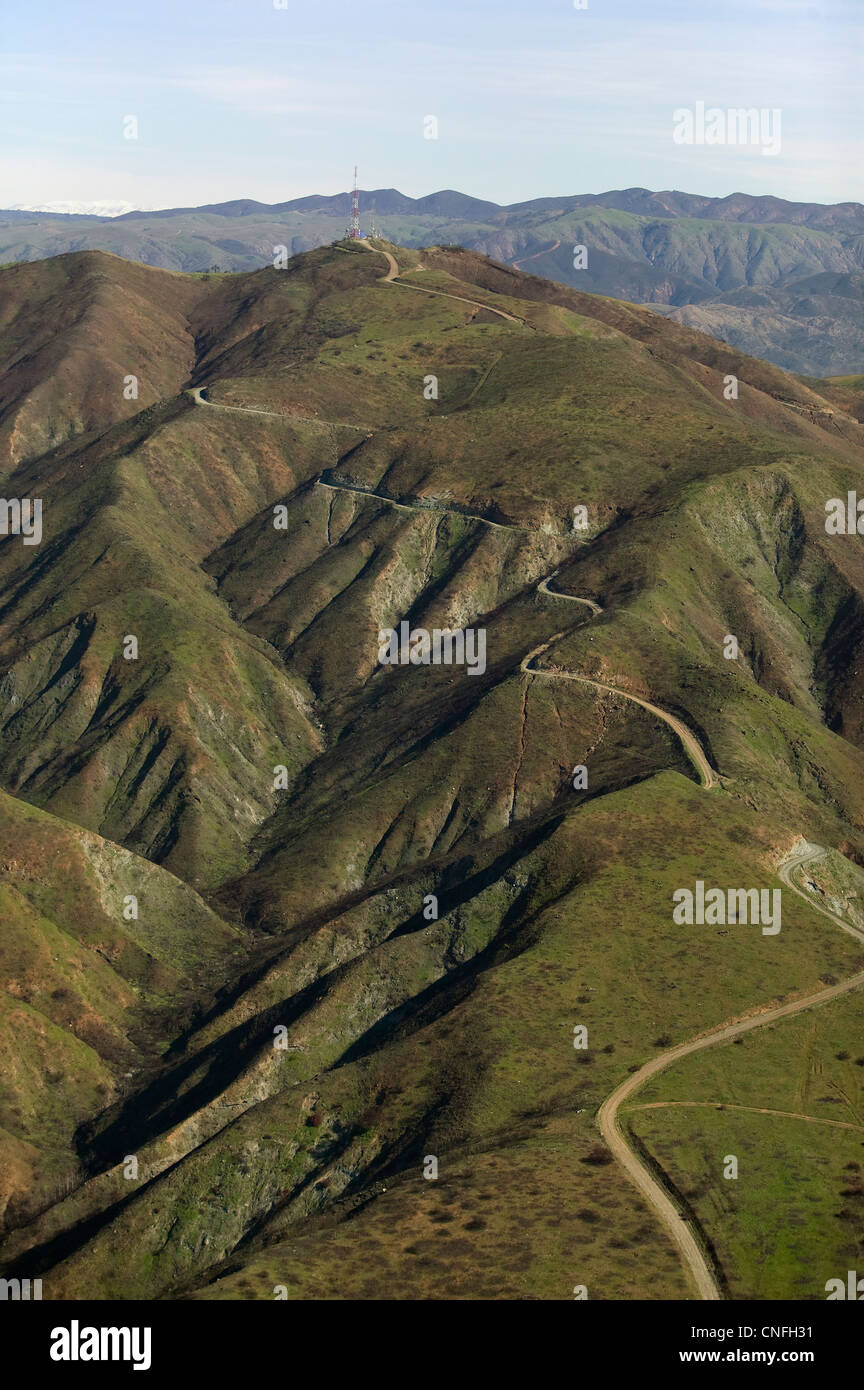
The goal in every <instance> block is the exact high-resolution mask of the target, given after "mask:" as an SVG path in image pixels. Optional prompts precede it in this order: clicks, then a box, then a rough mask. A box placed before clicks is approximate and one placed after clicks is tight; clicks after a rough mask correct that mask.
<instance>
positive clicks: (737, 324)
mask: <svg viewBox="0 0 864 1390" xmlns="http://www.w3.org/2000/svg"><path fill="white" fill-rule="evenodd" d="M361 209H362V225H363V229H364V231H365V230H367V229H368V227H369V223H370V219H371V217H372V216H373V215H374V220H375V226H376V229H377V231H378V232H380V234H381V235H383V236H385V237H387V238H389V239H390V240H392V241H394V242H397V243H399V244H401V245H403V246H409V247H418V246H425V245H429V244H438V245H452V244H458V245H461V246H465V247H467V248H469V249H472V250H477V251H480V252H482V253H484V254H485V255H487V256H490V257H492V258H493V259H494V260H497V261H501V262H504V263H507V264H511V265H515V266H516V267H517V268H519V269H523V270H528V271H530V272H531V273H532V274H535V275H538V276H543V277H547V278H549V279H552V280H556V281H559V282H561V283H563V284H566V285H570V286H573V287H575V288H577V289H580V290H585V291H588V292H589V293H593V294H602V295H607V296H609V297H611V298H613V299H625V300H629V301H635V302H637V303H643V304H649V305H651V306H652V307H653V308H654V309H656V310H657V312H659V313H662V314H664V315H666V316H667V317H669V318H672V319H675V320H676V321H677V322H679V323H682V324H685V325H687V326H689V327H693V328H697V329H700V330H701V331H702V332H705V333H708V334H710V335H712V336H713V337H717V338H721V339H724V340H726V341H728V342H729V343H730V344H732V345H733V346H734V347H736V348H739V349H741V350H743V351H746V352H748V353H752V354H754V355H757V356H761V357H764V358H767V359H768V360H769V361H771V362H774V363H775V364H776V365H778V366H780V367H783V368H785V369H786V370H789V371H795V372H799V373H804V374H806V375H810V376H843V375H851V374H856V373H860V372H862V371H864V313H862V297H864V206H862V205H861V204H860V203H837V204H834V205H823V204H820V203H792V202H786V201H784V200H783V199H780V198H773V197H752V196H749V195H747V194H743V193H733V194H730V195H729V196H728V197H726V198H708V197H702V196H699V195H695V194H691V193H682V192H677V191H664V192H658V193H653V192H651V191H650V190H648V189H645V188H629V189H624V190H618V191H616V192H609V193H601V194H573V195H568V196H566V197H560V198H536V199H532V200H530V201H528V202H523V203H513V204H510V205H508V206H501V205H499V204H498V203H493V202H487V201H485V200H482V199H478V198H471V197H469V196H468V195H467V194H464V193H458V192H455V191H453V190H450V189H447V190H443V191H441V192H438V193H432V194H429V195H428V196H427V197H424V198H409V197H406V196H405V194H403V193H400V192H399V191H398V190H397V189H395V188H379V189H374V190H368V191H364V192H362V193H361ZM349 213H350V194H349V193H347V192H346V193H339V194H334V195H330V196H326V195H319V194H312V195H310V196H308V197H304V198H294V199H291V200H289V201H287V202H284V203H275V204H265V203H259V202H255V201H254V200H252V199H237V200H235V201H232V202H227V203H214V204H208V205H205V206H203V207H197V208H166V209H163V210H160V211H156V212H154V211H149V212H145V211H133V212H127V213H125V214H123V215H121V216H114V217H100V216H95V215H92V214H91V215H83V214H80V213H72V214H60V213H54V212H31V211H27V210H23V209H20V208H19V209H12V210H9V211H5V212H0V260H2V261H3V262H14V261H31V260H39V259H41V258H43V257H46V256H53V255H57V254H60V253H62V252H65V251H76V250H87V249H101V250H105V251H111V252H114V253H115V254H116V255H119V256H123V257H125V258H126V259H129V260H134V261H141V262H143V263H144V264H146V265H151V266H158V267H161V268H164V269H169V270H181V271H202V270H208V269H211V268H213V267H218V268H220V269H222V270H232V271H241V270H252V269H255V268H258V267H261V266H266V265H267V264H269V263H270V262H271V261H272V258H273V255H274V247H276V246H283V245H284V246H285V247H287V250H288V252H289V253H290V254H297V253H299V252H303V251H308V250H311V249H313V248H315V247H317V246H321V245H325V244H328V243H330V242H332V241H334V240H336V239H337V238H339V237H340V236H342V235H343V234H344V230H345V225H346V221H347V219H348V216H349ZM577 246H584V247H585V248H586V250H587V264H586V266H585V268H584V269H575V268H574V259H575V258H574V248H575V247H577Z"/></svg>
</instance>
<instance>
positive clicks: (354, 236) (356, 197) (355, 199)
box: [348, 164, 360, 241]
mask: <svg viewBox="0 0 864 1390" xmlns="http://www.w3.org/2000/svg"><path fill="white" fill-rule="evenodd" d="M348 235H349V237H350V238H351V240H352V241H359V240H360V190H359V188H358V187H357V165H356V164H355V165H354V192H353V193H352V194H351V226H350V227H349V228H348Z"/></svg>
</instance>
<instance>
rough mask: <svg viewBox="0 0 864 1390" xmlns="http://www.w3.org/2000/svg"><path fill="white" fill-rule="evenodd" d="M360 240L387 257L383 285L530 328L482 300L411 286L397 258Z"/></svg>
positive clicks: (362, 244) (382, 277) (360, 239)
mask: <svg viewBox="0 0 864 1390" xmlns="http://www.w3.org/2000/svg"><path fill="white" fill-rule="evenodd" d="M358 240H359V244H360V245H361V246H365V247H366V249H367V251H372V252H375V251H377V252H378V254H379V256H386V257H387V274H386V275H382V276H381V284H382V285H395V284H398V285H399V287H400V288H401V289H403V290H415V291H416V293H417V294H434V295H437V296H438V297H439V299H457V300H458V301H459V303H460V304H473V306H474V308H475V309H487V310H488V311H489V313H490V314H497V315H498V317H499V318H501V319H506V320H507V322H508V323H518V324H521V325H522V327H523V328H527V327H528V325H527V323H526V322H525V320H524V319H520V318H517V316H516V315H515V314H508V313H506V312H505V310H504V309H495V308H493V306H492V305H491V304H484V303H483V301H482V300H480V299H466V297H465V296H464V295H462V294H448V293H447V291H446V290H429V289H427V288H426V287H425V285H409V284H408V282H407V281H406V280H403V279H402V278H401V277H400V276H399V266H398V265H397V263H396V258H395V256H393V255H392V254H391V252H389V251H385V250H384V249H383V247H381V246H373V245H372V244H371V242H369V241H367V240H366V239H365V237H360V238H358Z"/></svg>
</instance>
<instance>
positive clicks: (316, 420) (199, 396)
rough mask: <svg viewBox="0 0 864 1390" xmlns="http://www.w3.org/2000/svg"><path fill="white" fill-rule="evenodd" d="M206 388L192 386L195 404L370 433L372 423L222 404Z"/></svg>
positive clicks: (190, 391) (272, 418)
mask: <svg viewBox="0 0 864 1390" xmlns="http://www.w3.org/2000/svg"><path fill="white" fill-rule="evenodd" d="M206 390H208V387H206V386H192V387H190V389H189V391H188V393H187V394H188V395H190V396H191V397H192V399H193V400H194V402H195V404H196V405H206V406H209V407H210V409H211V410H233V411H236V412H238V413H239V414H240V415H266V416H267V418H268V419H270V420H287V421H288V422H289V424H290V422H291V421H292V420H302V421H303V423H304V424H306V425H326V426H328V427H329V428H330V429H333V428H336V429H340V430H359V431H360V433H361V434H367V435H369V434H372V433H373V427H372V425H352V424H348V423H346V421H345V420H322V419H321V418H320V416H318V415H293V414H291V413H290V412H289V411H287V410H263V409H262V408H261V407H260V406H253V405H223V403H222V402H221V401H208V399H207V397H206V396H205V395H204V392H205V391H206Z"/></svg>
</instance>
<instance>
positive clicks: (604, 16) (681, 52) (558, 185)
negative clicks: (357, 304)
mask: <svg viewBox="0 0 864 1390" xmlns="http://www.w3.org/2000/svg"><path fill="white" fill-rule="evenodd" d="M277 3H281V0H267V3H264V0H261V3H260V4H259V5H257V6H256V7H255V8H254V9H250V8H249V7H248V6H243V5H241V4H240V3H239V0H215V3H212V4H210V3H208V4H207V5H206V6H205V5H203V4H202V3H201V0H194V3H192V4H191V5H189V6H186V7H184V8H183V9H182V10H177V9H176V8H175V7H173V6H172V7H169V6H168V4H167V3H166V0H155V3H154V4H153V6H152V7H151V11H150V13H149V15H148V17H147V23H146V26H143V25H142V23H141V21H140V18H139V17H138V15H137V14H136V13H135V12H134V11H127V10H124V9H123V8H122V7H119V8H118V7H115V6H112V5H110V4H108V3H107V0H93V3H92V4H91V5H90V6H88V10H87V15H86V20H87V23H86V24H82V23H81V22H80V21H81V16H80V15H76V14H75V12H74V11H70V10H69V9H68V7H66V6H64V5H61V4H59V3H58V0H47V3H46V4H45V5H43V6H41V7H39V9H38V10H35V11H31V12H29V13H24V12H23V11H22V12H20V13H18V14H16V15H12V16H8V17H7V18H6V20H5V23H4V28H3V33H2V37H0V49H2V52H0V73H2V76H3V79H4V80H3V83H2V87H3V91H2V103H0V113H2V114H0V129H2V135H3V150H4V153H3V156H2V160H0V172H2V180H3V189H4V194H3V203H4V206H6V207H12V206H15V205H23V206H32V205H34V204H39V203H51V204H56V203H62V202H72V203H77V204H80V203H88V204H92V203H108V204H112V205H119V204H126V205H129V206H131V207H133V208H136V209H142V210H146V209H159V208H168V207H176V206H199V205H201V204H205V203H214V202H225V201H230V200H233V199H236V198H252V199H255V200H256V201H259V202H264V203H275V202H283V201H286V200H289V199H291V198H295V197H301V196H304V195H308V194H310V193H322V194H325V195H326V194H333V193H339V192H342V191H344V190H345V189H346V188H347V187H348V186H349V183H350V178H351V173H352V170H353V167H354V165H355V163H356V164H358V165H359V166H360V180H361V184H363V185H365V186H366V187H367V188H374V187H395V188H398V189H399V190H400V191H402V192H404V193H406V194H407V195H409V196H412V197H417V196H423V195H424V194H426V193H428V192H429V191H430V190H438V189H445V188H453V189H458V190H460V191H464V192H467V193H470V194H471V195H472V196H474V197H478V198H485V199H489V200H491V201H494V202H497V203H501V204H508V203H513V202H522V201H527V200H529V199H532V198H537V197H544V196H557V195H560V194H561V193H562V192H563V191H566V189H567V188H568V187H569V188H575V189H576V190H577V191H583V192H595V193H598V192H604V191H607V190H609V189H622V188H629V187H650V188H652V189H673V188H674V189H681V190H687V191H694V192H698V193H700V194H703V195H705V196H709V197H724V196H727V195H728V194H730V193H732V192H743V193H749V194H754V195H760V194H763V195H771V196H776V197H782V198H786V199H788V200H790V201H803V202H812V201H817V202H824V203H834V202H849V201H857V200H858V199H859V198H860V196H861V195H860V175H859V173H858V170H859V168H860V153H859V151H860V141H859V138H858V136H857V128H858V124H859V121H858V119H857V118H858V117H859V116H860V115H861V113H862V96H861V90H860V85H859V83H858V70H859V67H860V56H861V53H862V52H864V14H862V12H861V7H860V6H856V5H855V4H854V3H853V0H815V2H814V0H730V3H729V4H727V5H726V6H724V8H723V12H722V13H721V14H718V13H716V12H713V11H708V12H705V11H702V10H701V8H700V7H696V8H695V13H694V7H693V6H692V5H691V4H690V3H688V0H658V3H656V4H654V5H652V6H651V7H650V12H649V11H646V8H645V6H644V5H642V4H640V3H638V0H621V3H617V4H614V3H608V2H607V0H587V8H585V9H577V8H575V6H574V4H573V3H571V0H568V3H567V4H565V3H563V0H558V2H557V3H548V0H546V2H544V3H541V4H540V5H539V6H538V7H536V8H534V9H532V11H531V12H530V14H529V13H526V11H525V10H524V9H523V8H522V7H517V6H516V5H515V4H513V3H512V0H504V3H500V4H499V3H495V4H492V3H491V0H473V3H472V4H471V6H470V7H469V8H467V9H465V8H462V7H460V6H456V5H454V4H453V3H452V0H445V3H444V4H443V5H441V6H439V7H437V8H436V9H435V10H434V11H432V12H429V11H428V10H427V9H426V8H425V7H421V6H420V5H419V4H417V3H409V4H408V5H396V4H395V3H393V0H385V3H383V4H380V5H376V6H375V8H374V10H372V11H369V10H361V9H356V8H354V7H352V6H350V5H348V4H347V3H346V2H345V0H336V4H335V5H334V6H332V7H330V8H329V9H328V11H327V13H326V17H324V18H322V17H320V15H319V12H318V11H316V10H314V9H313V10H308V9H303V8H301V7H300V6H299V5H297V4H296V3H290V4H289V3H288V0H286V6H287V7H286V8H284V9H283V8H276V4H277ZM580 3H581V0H580ZM700 102H702V103H704V104H705V105H706V106H707V107H708V108H719V109H721V110H733V109H743V108H758V109H760V110H763V111H766V112H775V111H776V112H780V113H781V116H782V148H780V149H779V150H778V151H777V152H775V153H774V155H773V157H766V155H765V152H764V151H763V149H762V148H759V147H758V146H757V145H755V144H746V143H734V142H730V143H719V144H711V143H703V144H699V143H696V144H690V145H681V144H676V143H675V142H674V140H673V138H672V132H673V113H674V112H675V111H676V110H679V109H681V108H693V107H696V105H697V104H698V103H700ZM430 118H434V121H435V122H436V123H437V125H436V127H435V128H434V133H433V134H432V135H431V137H430V129H431V128H430V125H429V121H430ZM130 120H134V122H135V127H134V133H133V134H132V135H131V136H130V129H131V127H130V124H129V123H130Z"/></svg>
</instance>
